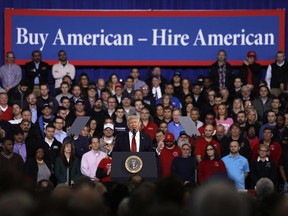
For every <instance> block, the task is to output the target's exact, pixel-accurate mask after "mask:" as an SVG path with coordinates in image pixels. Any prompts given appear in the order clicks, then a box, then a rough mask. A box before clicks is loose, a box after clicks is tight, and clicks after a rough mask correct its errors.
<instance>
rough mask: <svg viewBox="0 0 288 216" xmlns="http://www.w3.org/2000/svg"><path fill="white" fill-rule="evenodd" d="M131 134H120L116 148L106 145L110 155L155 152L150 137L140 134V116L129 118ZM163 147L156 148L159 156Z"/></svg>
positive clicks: (116, 141)
mask: <svg viewBox="0 0 288 216" xmlns="http://www.w3.org/2000/svg"><path fill="white" fill-rule="evenodd" d="M127 124H128V128H129V132H127V133H122V134H119V135H118V136H117V137H116V140H115V145H114V147H113V146H111V145H105V146H104V147H106V148H107V149H108V151H109V152H110V153H112V151H117V152H145V151H146V152H147V151H154V150H153V147H152V140H151V138H150V137H149V135H147V134H145V133H142V132H140V128H141V120H140V118H139V117H138V116H136V115H132V116H129V117H128V121H127ZM162 148H163V146H161V145H158V146H157V148H156V152H157V154H159V153H160V151H161V149H162Z"/></svg>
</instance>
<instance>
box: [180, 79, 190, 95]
mask: <svg viewBox="0 0 288 216" xmlns="http://www.w3.org/2000/svg"><path fill="white" fill-rule="evenodd" d="M181 84H182V85H181V86H182V88H181V98H184V97H185V96H186V95H188V94H191V95H192V94H193V92H192V85H191V82H190V80H189V79H187V78H185V79H183V80H182V82H181Z"/></svg>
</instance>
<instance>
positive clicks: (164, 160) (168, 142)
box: [160, 132, 181, 177]
mask: <svg viewBox="0 0 288 216" xmlns="http://www.w3.org/2000/svg"><path fill="white" fill-rule="evenodd" d="M163 142H164V146H163V148H162V150H161V154H160V165H161V177H164V176H170V175H171V164H172V161H173V159H174V158H175V157H178V156H181V149H180V148H179V147H178V146H177V145H175V144H176V142H175V136H174V134H173V133H171V132H168V133H166V134H165V138H164V140H163Z"/></svg>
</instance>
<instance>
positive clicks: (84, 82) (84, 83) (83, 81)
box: [78, 73, 90, 97]
mask: <svg viewBox="0 0 288 216" xmlns="http://www.w3.org/2000/svg"><path fill="white" fill-rule="evenodd" d="M89 82H90V80H89V76H88V74H86V73H82V74H80V77H79V80H78V85H79V86H80V89H81V96H82V97H87V95H88V87H89Z"/></svg>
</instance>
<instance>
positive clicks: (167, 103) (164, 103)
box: [161, 94, 173, 109]
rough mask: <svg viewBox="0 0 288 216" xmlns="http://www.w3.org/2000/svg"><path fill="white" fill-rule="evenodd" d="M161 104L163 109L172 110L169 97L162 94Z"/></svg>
mask: <svg viewBox="0 0 288 216" xmlns="http://www.w3.org/2000/svg"><path fill="white" fill-rule="evenodd" d="M161 104H162V106H163V107H167V106H168V107H171V108H172V109H173V104H172V100H171V96H170V95H168V94H163V96H162V98H161Z"/></svg>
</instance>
